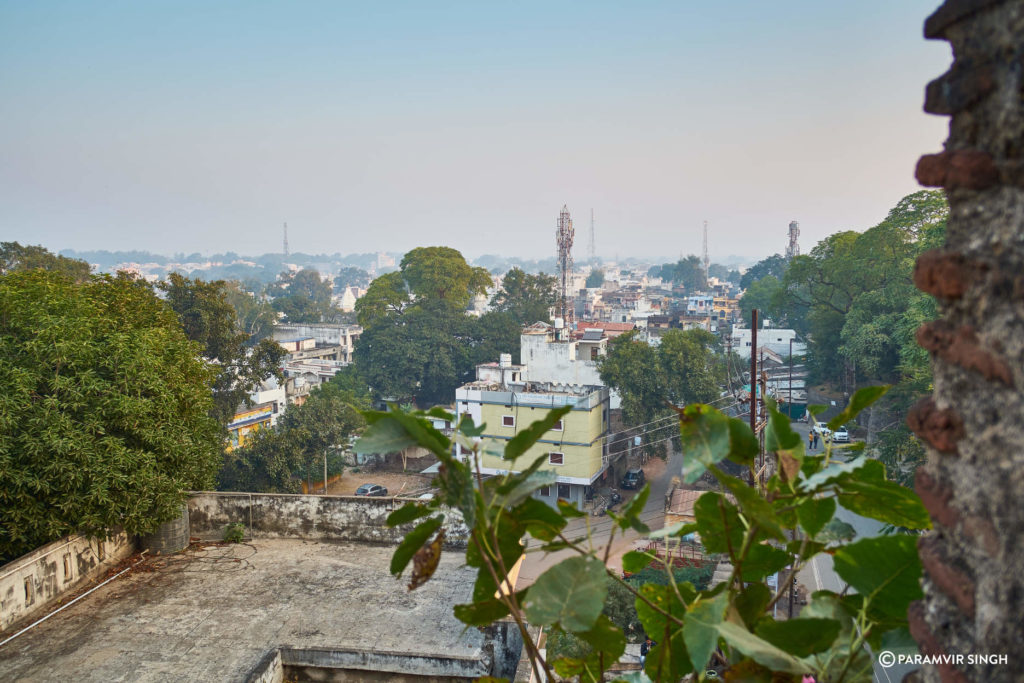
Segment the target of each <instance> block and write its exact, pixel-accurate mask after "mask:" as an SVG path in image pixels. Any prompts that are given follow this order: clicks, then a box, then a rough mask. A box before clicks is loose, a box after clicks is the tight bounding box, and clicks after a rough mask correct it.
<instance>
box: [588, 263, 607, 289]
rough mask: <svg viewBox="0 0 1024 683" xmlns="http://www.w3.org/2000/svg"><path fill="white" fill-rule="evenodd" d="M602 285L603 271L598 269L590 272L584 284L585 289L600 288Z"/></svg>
mask: <svg viewBox="0 0 1024 683" xmlns="http://www.w3.org/2000/svg"><path fill="white" fill-rule="evenodd" d="M603 284H604V271H603V270H601V269H600V268H594V269H593V270H591V271H590V274H589V275H587V282H586V287H587V289H592V288H594V287H600V286H601V285H603Z"/></svg>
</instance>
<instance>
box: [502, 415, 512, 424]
mask: <svg viewBox="0 0 1024 683" xmlns="http://www.w3.org/2000/svg"><path fill="white" fill-rule="evenodd" d="M501 426H502V427H515V426H516V417H515V415H502V416H501Z"/></svg>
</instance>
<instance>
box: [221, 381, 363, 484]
mask: <svg viewBox="0 0 1024 683" xmlns="http://www.w3.org/2000/svg"><path fill="white" fill-rule="evenodd" d="M367 408H369V403H368V401H366V399H365V397H364V396H359V395H357V394H356V393H354V392H352V391H350V390H348V389H346V388H345V387H344V386H342V383H335V382H333V381H330V382H326V383H324V384H321V385H320V386H319V387H316V388H315V389H313V391H311V392H310V394H309V396H308V397H307V399H306V401H305V402H304V403H302V404H301V405H294V404H293V405H291V406H289V407H288V410H286V411H285V414H284V415H283V416H282V417H281V420H280V423H279V424H278V425H277V427H276V428H275V429H261V430H259V431H257V432H256V433H255V434H254V435H253V438H252V439H251V440H249V441H247V442H246V443H245V445H244V446H242V447H241V448H237V449H235V450H233V451H231V452H230V453H227V454H225V456H224V464H223V467H222V468H221V471H220V474H219V475H218V487H219V488H220V489H221V490H229V491H232V490H234V491H261V492H268V493H295V492H298V491H299V490H300V488H301V482H302V480H303V479H306V478H313V479H317V480H319V479H321V478H322V476H323V471H324V464H325V462H326V467H327V472H328V476H330V475H333V474H338V473H340V472H341V471H342V470H343V469H344V466H345V463H344V454H345V452H346V451H347V450H348V445H349V440H350V438H351V437H352V436H354V435H355V434H356V433H357V432H358V431H359V430H360V429H361V428H362V427H363V425H364V424H365V422H364V420H363V417H362V415H360V414H359V410H360V409H367Z"/></svg>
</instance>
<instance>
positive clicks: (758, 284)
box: [740, 275, 786, 321]
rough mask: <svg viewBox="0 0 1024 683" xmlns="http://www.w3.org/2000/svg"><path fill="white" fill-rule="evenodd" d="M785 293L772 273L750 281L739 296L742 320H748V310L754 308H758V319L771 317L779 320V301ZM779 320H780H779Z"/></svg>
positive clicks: (780, 317) (781, 316)
mask: <svg viewBox="0 0 1024 683" xmlns="http://www.w3.org/2000/svg"><path fill="white" fill-rule="evenodd" d="M785 295H786V292H785V290H784V289H783V287H782V284H781V283H780V282H779V281H778V280H777V279H775V276H774V275H766V276H764V277H763V278H761V279H760V280H755V281H754V282H752V283H750V286H749V287H747V289H746V291H744V292H743V296H741V297H740V312H741V315H742V316H743V319H744V320H750V312H751V311H752V310H754V309H755V308H756V309H757V310H758V314H759V316H760V319H761V320H763V319H764V318H771V319H773V320H780V319H782V318H783V317H784V316H783V315H782V314H781V305H780V304H781V302H780V299H783V298H784V297H785ZM780 321H781V320H780Z"/></svg>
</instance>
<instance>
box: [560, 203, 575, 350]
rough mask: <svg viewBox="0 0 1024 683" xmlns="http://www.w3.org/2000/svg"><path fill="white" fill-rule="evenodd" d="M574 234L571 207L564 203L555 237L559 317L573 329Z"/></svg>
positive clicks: (566, 327) (566, 326)
mask: <svg viewBox="0 0 1024 683" xmlns="http://www.w3.org/2000/svg"><path fill="white" fill-rule="evenodd" d="M574 235H575V233H574V231H573V229H572V218H570V217H569V207H568V206H567V205H563V206H562V211H561V212H560V213H559V214H558V227H557V228H556V229H555V239H556V240H557V242H558V277H559V284H560V285H561V302H560V306H559V317H560V318H561V319H562V320H563V321H564V325H565V329H567V330H572V321H573V318H574V315H573V309H574V305H573V302H572V298H571V296H570V294H569V287H571V286H572V240H573V236H574Z"/></svg>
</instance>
